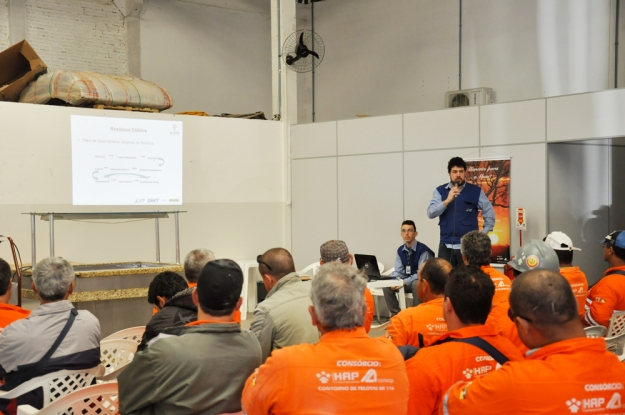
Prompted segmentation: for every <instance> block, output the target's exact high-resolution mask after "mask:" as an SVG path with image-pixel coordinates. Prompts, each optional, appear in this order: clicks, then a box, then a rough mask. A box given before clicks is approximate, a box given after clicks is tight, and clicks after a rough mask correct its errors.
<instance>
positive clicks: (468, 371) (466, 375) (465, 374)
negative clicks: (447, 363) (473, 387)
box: [462, 368, 473, 379]
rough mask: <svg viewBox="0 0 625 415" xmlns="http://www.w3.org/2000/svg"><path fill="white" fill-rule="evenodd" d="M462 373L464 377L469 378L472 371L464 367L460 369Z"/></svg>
mask: <svg viewBox="0 0 625 415" xmlns="http://www.w3.org/2000/svg"><path fill="white" fill-rule="evenodd" d="M462 374H463V375H464V377H465V378H467V379H471V377H472V376H473V371H472V370H471V369H469V368H466V369H464V370H463V371H462Z"/></svg>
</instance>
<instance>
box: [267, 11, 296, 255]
mask: <svg viewBox="0 0 625 415" xmlns="http://www.w3.org/2000/svg"><path fill="white" fill-rule="evenodd" d="M295 5H296V2H295V1H294V0H271V40H272V41H271V62H272V63H271V65H272V87H273V90H272V92H273V93H272V108H273V113H274V116H276V115H278V116H279V117H280V120H281V121H282V142H283V160H284V163H283V175H282V177H283V180H282V185H283V187H282V188H283V195H284V196H283V198H284V220H285V224H284V238H283V240H284V246H285V247H286V248H287V249H290V247H291V225H290V224H291V147H290V141H291V140H290V128H291V124H297V72H294V71H291V70H289V69H288V68H286V67H285V64H284V61H283V59H282V57H281V56H280V54H281V53H282V45H283V44H284V41H285V40H286V38H287V37H288V36H289V35H290V34H292V33H293V32H295V30H296V12H295V10H296V8H295Z"/></svg>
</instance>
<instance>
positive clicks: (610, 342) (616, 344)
mask: <svg viewBox="0 0 625 415" xmlns="http://www.w3.org/2000/svg"><path fill="white" fill-rule="evenodd" d="M624 345H625V333H622V334H619V335H618V336H614V337H608V338H606V339H605V346H606V349H607V350H608V351H609V352H612V353H614V354H615V355H617V356H618V357H619V360H620V361H621V362H622V361H623V359H624V358H625V356H623V355H624V353H623V346H624Z"/></svg>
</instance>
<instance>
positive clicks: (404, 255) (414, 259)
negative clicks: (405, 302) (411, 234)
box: [397, 241, 436, 278]
mask: <svg viewBox="0 0 625 415" xmlns="http://www.w3.org/2000/svg"><path fill="white" fill-rule="evenodd" d="M405 246H406V244H404V245H402V246H400V247H399V248H397V255H398V256H399V259H401V263H402V264H403V265H404V269H406V266H407V265H408V263H410V274H411V275H414V274H416V273H417V270H418V269H419V258H421V255H423V253H424V252H426V251H427V252H429V253H430V255H431V256H432V257H435V256H436V255H434V251H432V250H431V249H430V248H428V246H427V245H426V244H422V243H421V242H419V241H417V249H416V252H413V251H412V249H411V250H410V261H408V252H406V251H404V247H405ZM408 276H409V275H402V278H406V277H408Z"/></svg>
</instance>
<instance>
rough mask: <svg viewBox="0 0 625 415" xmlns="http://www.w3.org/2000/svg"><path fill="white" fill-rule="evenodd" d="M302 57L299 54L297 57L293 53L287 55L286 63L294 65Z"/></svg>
mask: <svg viewBox="0 0 625 415" xmlns="http://www.w3.org/2000/svg"><path fill="white" fill-rule="evenodd" d="M299 59H300V56H299V55H297V56H296V57H293V56H291V55H287V57H286V64H287V65H293V64H294V63H295V62H297V61H298V60H299Z"/></svg>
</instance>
